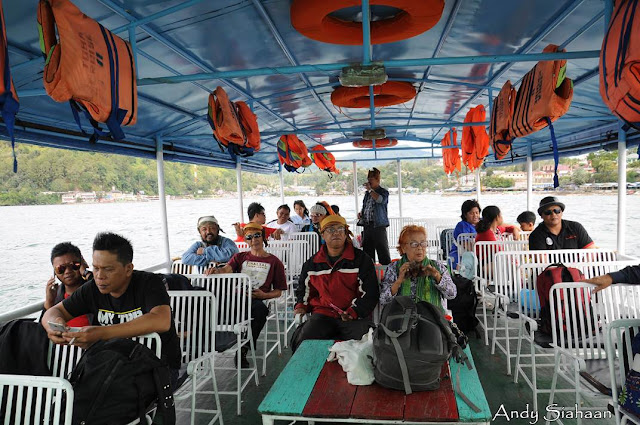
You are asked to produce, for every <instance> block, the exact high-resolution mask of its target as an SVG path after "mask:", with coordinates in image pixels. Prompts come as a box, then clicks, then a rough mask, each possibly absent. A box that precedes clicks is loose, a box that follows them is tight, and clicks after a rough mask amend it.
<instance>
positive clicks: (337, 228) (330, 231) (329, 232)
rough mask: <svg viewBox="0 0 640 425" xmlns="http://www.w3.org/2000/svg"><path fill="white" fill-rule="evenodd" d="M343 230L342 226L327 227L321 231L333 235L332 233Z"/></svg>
mask: <svg viewBox="0 0 640 425" xmlns="http://www.w3.org/2000/svg"><path fill="white" fill-rule="evenodd" d="M344 231H345V228H344V227H327V228H326V229H324V230H323V232H327V233H328V234H330V235H333V234H334V233H344Z"/></svg>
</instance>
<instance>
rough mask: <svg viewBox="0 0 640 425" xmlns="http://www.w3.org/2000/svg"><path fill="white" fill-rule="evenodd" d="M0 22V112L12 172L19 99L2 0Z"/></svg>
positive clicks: (14, 160)
mask: <svg viewBox="0 0 640 425" xmlns="http://www.w3.org/2000/svg"><path fill="white" fill-rule="evenodd" d="M0 24H2V31H0V37H2V43H1V44H0V73H2V76H1V78H0V114H2V119H3V120H4V124H5V125H6V126H7V133H9V137H10V138H11V151H12V153H13V172H14V173H17V172H18V157H17V156H16V142H15V138H14V135H13V127H14V125H15V122H16V114H17V113H18V109H19V108H20V100H19V99H18V94H17V93H16V88H15V86H14V85H13V79H12V78H11V67H10V66H9V50H8V48H7V30H6V27H5V24H4V11H3V9H2V0H0Z"/></svg>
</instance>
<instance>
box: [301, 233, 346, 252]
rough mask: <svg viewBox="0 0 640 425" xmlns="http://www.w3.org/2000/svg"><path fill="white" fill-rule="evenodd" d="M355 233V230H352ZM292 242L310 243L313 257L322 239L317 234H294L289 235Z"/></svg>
mask: <svg viewBox="0 0 640 425" xmlns="http://www.w3.org/2000/svg"><path fill="white" fill-rule="evenodd" d="M351 230H352V231H353V229H351ZM289 240H290V241H306V242H307V243H309V252H310V253H311V255H313V254H315V253H316V252H318V250H319V249H320V238H319V237H318V234H317V233H316V232H294V233H291V234H289Z"/></svg>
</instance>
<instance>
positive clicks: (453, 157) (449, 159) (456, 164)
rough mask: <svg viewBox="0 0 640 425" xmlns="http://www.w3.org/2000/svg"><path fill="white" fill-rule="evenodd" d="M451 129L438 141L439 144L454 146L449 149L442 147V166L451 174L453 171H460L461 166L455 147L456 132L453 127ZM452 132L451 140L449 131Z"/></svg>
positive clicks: (457, 150) (458, 153)
mask: <svg viewBox="0 0 640 425" xmlns="http://www.w3.org/2000/svg"><path fill="white" fill-rule="evenodd" d="M451 130H452V131H447V133H446V134H445V135H444V138H443V139H442V142H441V143H440V144H441V146H443V147H444V146H456V147H455V148H451V149H442V162H443V167H444V172H445V173H447V174H451V173H453V172H454V171H456V172H458V173H459V172H460V171H461V170H462V166H461V164H460V151H459V149H458V148H457V146H458V143H457V139H458V132H457V131H456V129H455V128H452V129H451ZM452 132H453V141H452V140H451V133H452Z"/></svg>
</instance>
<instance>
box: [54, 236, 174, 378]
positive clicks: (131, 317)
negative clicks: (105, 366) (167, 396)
mask: <svg viewBox="0 0 640 425" xmlns="http://www.w3.org/2000/svg"><path fill="white" fill-rule="evenodd" d="M132 261H133V247H132V246H131V243H130V242H129V241H128V240H127V239H125V238H123V237H122V236H119V235H116V234H114V233H98V234H97V235H96V237H95V239H94V241H93V280H92V281H90V282H87V283H86V284H85V285H82V286H80V288H79V289H77V290H76V291H75V292H74V293H73V294H71V296H70V297H69V298H67V299H65V300H63V301H62V302H60V303H58V304H56V305H55V306H53V307H51V308H50V309H49V310H47V311H46V312H45V313H44V316H43V317H42V321H41V323H42V326H43V327H44V328H45V330H46V331H47V334H48V335H49V339H50V340H51V341H53V342H54V343H56V344H69V345H77V346H79V347H80V348H84V349H86V348H88V347H90V346H91V345H92V344H93V343H95V342H96V341H100V340H108V339H113V338H131V337H134V336H141V335H146V334H149V333H152V332H157V333H158V334H160V338H161V340H162V358H163V359H164V360H166V362H167V363H168V364H169V368H170V369H172V377H171V378H172V383H175V382H176V380H177V378H178V370H179V369H180V363H181V358H180V357H181V354H180V346H179V341H178V335H177V334H176V328H175V325H174V322H173V319H172V317H171V305H170V301H169V294H168V293H167V291H166V289H165V288H164V284H163V282H162V277H161V276H160V275H157V274H154V273H147V272H143V271H138V270H134V269H133V263H132ZM83 314H93V320H92V326H85V327H82V328H81V329H80V330H78V331H77V332H60V331H55V330H53V329H51V328H50V327H49V323H48V322H58V323H61V324H63V325H68V323H69V321H70V320H71V319H73V318H74V317H79V316H82V315H83Z"/></svg>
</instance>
